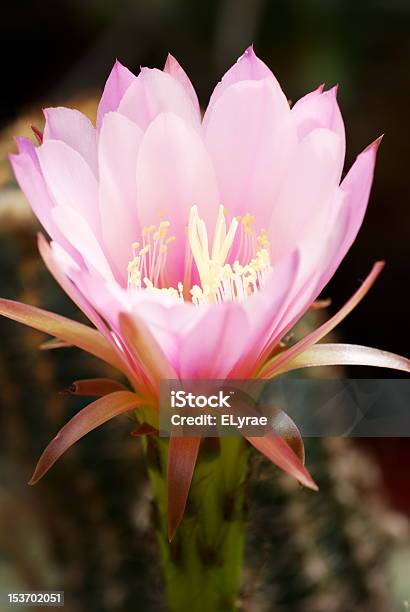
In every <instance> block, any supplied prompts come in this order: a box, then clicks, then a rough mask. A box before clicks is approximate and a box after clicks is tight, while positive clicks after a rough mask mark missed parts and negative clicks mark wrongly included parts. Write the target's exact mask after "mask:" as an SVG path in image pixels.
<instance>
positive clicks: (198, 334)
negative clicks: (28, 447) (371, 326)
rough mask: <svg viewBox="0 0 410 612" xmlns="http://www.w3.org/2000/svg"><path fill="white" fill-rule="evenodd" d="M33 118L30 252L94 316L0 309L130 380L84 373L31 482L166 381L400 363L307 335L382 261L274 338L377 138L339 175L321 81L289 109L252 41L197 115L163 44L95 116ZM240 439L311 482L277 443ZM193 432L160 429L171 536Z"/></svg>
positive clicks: (405, 366) (329, 100) (340, 226)
mask: <svg viewBox="0 0 410 612" xmlns="http://www.w3.org/2000/svg"><path fill="white" fill-rule="evenodd" d="M44 114H45V127H44V132H43V133H41V132H39V131H37V136H38V140H39V141H40V142H39V144H38V146H35V145H34V144H33V142H32V141H31V140H28V139H25V138H18V139H17V145H18V149H19V152H18V154H15V155H11V156H10V161H11V164H12V166H13V169H14V173H15V176H16V179H17V181H18V183H19V185H20V187H21V189H22V190H23V192H24V194H25V196H26V198H27V200H28V201H29V203H30V205H31V207H32V209H33V211H34V213H35V214H36V216H37V217H38V219H39V221H40V223H41V224H42V225H43V227H44V229H45V231H46V232H47V234H48V235H49V237H50V239H51V240H50V242H48V241H47V240H46V239H45V238H44V237H43V236H40V237H39V249H40V253H41V256H42V257H43V259H44V262H45V264H46V266H47V267H48V269H49V270H50V272H51V273H52V274H53V276H54V277H55V279H56V280H57V282H58V283H59V284H60V285H61V286H62V288H63V289H64V290H65V291H66V293H67V294H68V295H69V296H70V298H71V299H72V300H73V301H74V302H75V303H76V304H77V305H78V306H79V308H80V309H81V310H82V311H83V312H84V313H85V315H86V316H87V317H88V318H89V320H90V322H91V324H92V327H91V326H89V327H88V326H85V325H82V324H80V323H76V322H73V321H69V320H67V319H65V318H64V317H61V316H59V315H57V314H53V313H49V312H45V311H42V310H39V309H36V308H33V307H31V306H28V305H23V304H17V303H14V302H10V301H8V300H2V301H1V304H0V312H1V313H2V314H3V315H5V316H8V317H10V318H11V319H14V320H17V321H20V322H22V323H25V324H27V325H31V326H32V327H35V328H36V329H39V330H42V331H44V332H46V333H48V334H50V335H51V336H53V338H54V339H55V340H53V346H61V345H66V344H70V345H75V346H77V347H79V348H81V349H83V350H85V351H88V352H89V353H91V354H93V355H95V356H97V357H99V358H101V359H102V360H104V361H106V362H107V363H109V364H111V365H112V366H114V367H115V368H117V369H118V370H120V371H121V372H123V373H124V374H125V375H126V377H127V378H128V380H129V382H130V387H131V388H132V391H131V390H127V389H125V388H124V387H122V386H121V385H119V384H117V383H114V382H109V381H100V382H98V381H89V383H88V384H87V382H86V381H83V382H82V383H78V387H75V389H76V391H77V392H83V394H84V395H93V394H95V395H100V396H101V397H100V398H99V399H97V400H96V401H95V402H93V403H92V404H90V405H89V406H88V407H86V408H85V409H84V410H82V411H81V412H80V413H78V414H77V415H76V416H75V417H74V418H73V419H72V420H71V421H70V422H69V423H68V424H67V425H66V426H65V427H64V428H63V429H62V430H61V432H60V433H59V434H58V436H57V437H56V438H55V439H54V440H53V441H52V442H51V443H50V445H49V446H48V447H47V449H46V450H45V452H44V453H43V455H42V457H41V458H40V461H39V463H38V466H37V468H36V471H35V473H34V476H33V479H32V482H35V481H37V480H38V479H39V478H40V477H41V476H43V475H44V473H45V472H46V471H47V470H48V469H49V468H50V467H51V465H52V464H53V463H54V462H55V461H56V459H57V458H58V457H59V456H60V455H61V454H62V453H63V452H64V451H65V450H66V449H67V448H68V447H69V446H71V444H73V443H74V442H75V441H77V440H78V439H79V438H80V437H81V436H83V435H84V434H86V433H87V432H89V431H90V430H92V429H93V428H95V427H97V426H98V425H100V424H102V423H104V422H106V421H107V420H108V419H111V418H112V417H114V416H116V415H118V414H120V413H123V412H125V411H129V410H133V409H136V410H137V412H138V407H139V406H149V407H151V408H152V409H153V410H155V409H156V407H157V404H158V383H159V381H160V380H161V379H178V378H180V379H198V378H203V379H229V378H258V377H260V378H266V379H268V378H270V377H272V376H275V375H277V374H278V373H282V372H285V371H288V370H291V369H296V368H303V367H311V366H316V365H325V364H359V365H360V364H371V365H374V366H382V367H390V368H396V369H399V370H405V371H409V370H410V366H409V361H408V360H407V359H405V358H403V357H400V356H397V355H393V354H391V353H387V352H385V351H380V350H376V349H370V348H367V347H362V346H355V345H346V344H343V345H335V344H324V343H320V344H317V343H318V341H319V340H321V339H322V338H323V337H324V336H325V335H326V334H327V333H328V332H329V331H331V330H332V329H333V328H334V327H335V325H336V324H338V323H339V322H340V321H341V320H342V319H343V318H344V317H345V316H346V315H347V314H348V313H349V312H350V311H351V310H352V309H353V308H354V307H355V306H356V304H357V303H358V302H359V301H360V300H361V299H362V298H363V296H364V295H365V294H366V293H367V291H368V289H369V288H370V286H371V285H372V283H373V282H374V280H375V278H376V277H377V275H378V274H379V272H380V270H381V268H382V266H383V264H382V263H381V262H379V263H376V264H375V266H374V268H373V269H372V271H371V272H370V274H369V276H368V277H367V279H366V280H365V281H364V283H363V284H362V285H361V286H360V287H359V289H358V290H357V291H356V293H355V294H354V296H353V297H352V298H351V299H350V300H349V301H348V302H347V303H346V305H345V306H344V307H343V308H342V309H341V310H340V311H339V312H338V313H337V314H336V315H334V316H333V317H332V318H330V319H329V320H328V321H327V322H325V323H324V324H323V325H322V326H321V327H319V328H318V329H316V330H315V331H313V332H312V333H310V335H308V336H307V337H305V338H302V339H301V340H299V341H298V342H297V343H295V344H293V345H292V346H289V347H287V348H286V350H284V348H283V345H282V344H280V343H281V340H282V339H283V338H284V337H285V336H286V335H287V333H288V331H289V330H290V329H291V328H292V326H293V325H294V324H295V323H296V322H297V321H298V320H299V319H300V318H301V317H302V315H303V314H304V313H305V312H306V311H307V310H308V309H309V308H310V307H311V306H312V305H313V304H314V302H315V300H316V299H317V297H318V296H319V294H320V293H321V291H322V290H323V288H324V287H325V286H326V284H327V283H328V281H329V280H330V278H331V277H332V276H333V274H334V272H335V271H336V269H337V268H338V266H339V264H340V262H341V261H342V259H343V258H344V256H345V255H346V253H347V251H348V249H349V248H350V247H351V245H352V243H353V241H354V240H355V237H356V235H357V233H358V231H359V228H360V226H361V223H362V220H363V216H364V214H365V210H366V206H367V203H368V199H369V194H370V189H371V185H372V180H373V172H374V166H375V161H376V153H377V149H378V146H379V142H380V140H379V139H378V140H376V141H375V142H373V143H372V144H370V145H369V146H368V147H367V148H365V149H364V151H363V152H362V153H360V154H359V155H358V157H357V159H356V161H355V162H354V164H353V165H352V167H351V168H350V170H349V171H348V172H347V174H346V175H345V176H344V178H342V173H343V167H344V158H345V131H344V124H343V120H342V117H341V113H340V110H339V106H338V103H337V100H336V89H335V88H333V89H330V90H327V91H325V90H324V88H323V87H319V88H318V89H316V90H315V91H313V92H311V93H308V94H307V95H306V96H304V97H303V98H301V99H300V100H299V101H298V102H296V104H294V106H293V107H292V108H290V106H289V103H288V99H287V97H286V95H285V94H284V93H283V91H282V89H281V87H280V85H279V83H278V81H277V80H276V78H275V77H274V75H273V74H272V72H271V71H270V69H269V68H268V67H267V66H266V65H265V64H264V63H263V62H262V61H261V60H260V59H258V57H257V56H256V55H255V53H254V51H253V50H252V48H250V49H248V50H247V51H246V52H245V53H244V54H243V55H242V57H240V58H239V60H238V61H237V63H236V64H234V65H233V66H232V68H230V69H229V70H228V72H227V73H226V74H225V75H224V77H223V78H222V80H221V81H220V82H219V83H218V85H217V86H216V88H215V90H214V92H213V94H212V96H211V99H210V101H209V104H208V107H207V109H206V111H205V113H204V115H203V116H201V112H200V107H199V103H198V99H197V96H196V93H195V90H194V88H193V86H192V84H191V82H190V80H189V79H188V77H187V75H186V73H185V72H184V70H183V69H182V68H181V66H180V65H179V64H178V63H177V61H176V60H175V59H174V58H173V57H172V56H169V57H168V59H167V62H166V64H165V67H164V69H163V70H158V69H149V68H142V70H141V72H140V73H139V75H138V76H134V75H133V74H132V73H131V72H130V71H129V70H127V68H125V67H124V66H122V65H121V64H120V63H119V62H116V64H115V65H114V67H113V69H112V72H111V74H110V76H109V78H108V80H107V83H106V85H105V89H104V92H103V94H102V97H101V100H100V103H99V107H98V113H97V121H96V127H94V126H93V124H92V123H91V122H90V121H89V120H88V119H87V118H86V117H85V116H84V115H82V114H81V113H80V112H78V111H76V110H72V109H69V108H48V109H46V110H45V111H44ZM145 427H146V425H145ZM148 430H149V427H148V429H144V430H142V431H141V433H151V434H152V433H153V431H154V430H152V428H151V430H150V431H149V432H148ZM249 441H250V442H251V444H253V445H254V446H255V447H256V448H258V449H259V450H260V451H261V452H262V453H264V454H265V455H266V456H267V457H268V458H270V459H271V460H272V461H273V462H275V463H276V464H277V465H278V466H279V467H281V468H282V469H284V470H285V471H287V472H288V473H289V474H291V475H292V476H293V477H295V478H296V479H297V480H299V481H300V482H301V483H302V484H304V485H306V486H308V487H311V488H315V484H314V482H313V480H312V478H311V477H310V475H309V473H308V472H307V470H306V468H305V467H304V465H303V461H302V459H301V457H299V456H298V455H297V453H295V452H293V450H292V449H291V448H290V446H289V445H288V444H287V442H286V440H285V439H284V438H283V437H281V436H277V435H274V433H272V435H267V436H265V437H263V438H251V439H249ZM199 443H200V441H199V439H196V438H195V439H183V438H171V442H170V447H169V456H168V481H169V485H168V511H169V516H170V519H169V520H170V534H171V535H172V534H173V533H174V531H175V529H176V527H177V525H178V523H179V521H180V520H181V517H182V515H183V511H184V507H185V504H186V500H187V495H188V491H189V487H190V483H191V479H192V474H193V471H194V466H195V462H196V459H197V454H198V448H199Z"/></svg>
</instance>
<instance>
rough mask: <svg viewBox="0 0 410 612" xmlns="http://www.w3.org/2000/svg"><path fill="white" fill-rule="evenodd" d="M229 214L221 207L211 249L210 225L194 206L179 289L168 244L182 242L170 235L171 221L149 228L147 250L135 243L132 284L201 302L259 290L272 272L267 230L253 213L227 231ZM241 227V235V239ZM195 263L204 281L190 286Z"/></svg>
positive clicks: (145, 241) (145, 239) (236, 219)
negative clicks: (171, 283)
mask: <svg viewBox="0 0 410 612" xmlns="http://www.w3.org/2000/svg"><path fill="white" fill-rule="evenodd" d="M227 216H228V215H227V211H226V209H224V207H223V206H220V207H219V211H218V215H217V219H216V224H215V230H214V234H213V240H212V246H211V249H210V248H209V240H208V231H207V227H206V224H205V222H204V220H203V219H201V218H200V216H199V213H198V209H197V207H196V206H192V208H191V210H190V213H189V219H188V227H187V245H186V249H185V272H184V282H183V283H182V282H179V283H178V286H177V288H175V287H167V286H166V282H165V281H166V262H167V254H168V246H169V245H170V244H172V243H173V242H174V241H175V240H176V238H175V236H168V235H167V234H168V230H169V227H170V223H169V221H161V223H160V224H159V225H158V226H155V225H150V226H148V227H144V228H143V230H142V238H143V241H142V248H140V243H139V242H134V243H133V244H132V255H133V258H132V260H131V261H130V262H129V264H128V288H129V289H130V290H135V289H144V290H145V291H150V292H153V293H158V292H162V293H164V294H167V295H169V296H170V297H172V298H174V299H176V300H178V301H184V299H187V300H189V299H190V300H192V302H193V303H194V304H196V305H200V304H207V303H219V302H225V301H233V302H238V301H242V300H244V299H246V297H248V296H249V295H250V294H252V293H255V292H256V291H258V290H259V289H260V288H261V286H262V285H263V283H264V282H265V280H266V277H267V275H268V273H269V271H270V270H271V266H270V257H269V249H270V244H269V240H268V235H267V232H266V230H261V232H260V233H259V235H258V236H255V232H254V230H253V227H252V226H254V225H255V218H254V217H253V216H252V215H250V214H246V215H244V216H243V217H234V218H233V219H232V220H231V221H230V223H229V227H228V229H227V222H226V221H227ZM238 229H239V239H238V242H237V243H236V242H235V238H236V235H237V232H238ZM234 243H235V244H236V246H235V253H236V259H235V261H233V263H232V264H231V263H228V262H227V259H228V257H229V256H230V254H231V253H232V251H233V247H234ZM193 263H195V266H196V269H197V271H198V275H199V280H200V285H193V286H192V288H191V289H190V288H189V286H190V284H191V283H190V279H191V275H192V264H193Z"/></svg>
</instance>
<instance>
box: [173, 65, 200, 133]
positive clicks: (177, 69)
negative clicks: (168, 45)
mask: <svg viewBox="0 0 410 612" xmlns="http://www.w3.org/2000/svg"><path fill="white" fill-rule="evenodd" d="M164 72H166V73H167V74H170V75H171V76H172V77H174V79H176V80H177V81H179V83H181V85H182V86H183V88H184V89H185V91H186V93H187V94H188V96H189V98H190V100H191V102H192V105H193V107H194V108H195V111H196V114H197V116H198V121H200V120H201V110H200V108H199V102H198V96H197V95H196V91H195V89H194V87H193V85H192V83H191V81H190V79H189V77H188V75H187V73H186V72H185V70H184V69H183V68H182V66H181V65H180V64H179V63H178V62H177V60H176V59H175V57H173V56H172V55H171V54H170V53H168V57H167V61H166V62H165V66H164Z"/></svg>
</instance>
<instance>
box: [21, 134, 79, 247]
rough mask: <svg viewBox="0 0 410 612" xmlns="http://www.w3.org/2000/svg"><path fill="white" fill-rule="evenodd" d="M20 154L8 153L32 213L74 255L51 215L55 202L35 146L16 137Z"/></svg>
mask: <svg viewBox="0 0 410 612" xmlns="http://www.w3.org/2000/svg"><path fill="white" fill-rule="evenodd" d="M18 145H19V148H20V151H21V153H20V155H10V156H9V159H10V163H11V166H12V168H13V172H14V175H15V177H16V180H17V182H18V184H19V185H20V188H21V190H22V191H23V193H24V195H25V196H26V198H27V200H28V202H29V204H30V206H31V208H32V209H33V212H34V214H35V215H36V217H37V218H38V220H39V221H40V223H41V224H42V226H43V227H44V229H45V230H46V232H47V233H48V234H49V236H51V237H52V238H53V239H54V240H57V241H58V242H60V244H62V245H64V247H65V248H66V250H67V251H68V252H69V253H70V254H71V255H74V249H73V248H72V246H71V245H70V244H69V242H68V241H67V240H66V239H65V238H64V236H63V234H62V233H61V232H60V230H59V229H58V227H57V226H56V224H55V222H54V219H53V218H52V216H51V210H52V208H53V206H55V203H54V201H53V199H52V197H51V195H50V193H49V191H48V189H47V186H46V183H45V181H44V177H43V175H42V172H41V169H40V164H39V162H38V159H37V154H36V148H35V147H34V145H33V143H32V142H31V140H28V139H26V138H25V139H22V138H20V139H18Z"/></svg>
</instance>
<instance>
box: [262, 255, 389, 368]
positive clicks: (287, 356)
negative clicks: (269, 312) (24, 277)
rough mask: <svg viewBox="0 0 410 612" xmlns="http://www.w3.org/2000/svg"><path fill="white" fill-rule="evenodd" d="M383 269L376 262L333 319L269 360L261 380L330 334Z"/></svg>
mask: <svg viewBox="0 0 410 612" xmlns="http://www.w3.org/2000/svg"><path fill="white" fill-rule="evenodd" d="M383 267H384V263H383V262H377V263H376V264H375V265H374V266H373V268H372V270H371V272H370V274H369V275H368V276H367V278H366V280H365V281H364V282H363V283H362V285H361V286H360V287H359V289H358V290H357V291H356V292H355V293H354V294H353V296H352V297H351V298H350V300H348V301H347V302H346V304H345V305H344V306H343V307H342V308H341V309H340V310H339V311H338V312H337V313H336V314H335V315H334V316H333V317H331V318H330V319H329V320H328V321H326V322H325V323H323V324H322V325H321V326H320V327H318V328H317V329H315V330H314V331H313V332H311V333H310V334H308V335H307V336H305V337H304V338H303V339H302V340H299V342H297V343H296V344H294V345H293V346H292V347H291V348H290V349H288V350H287V351H285V352H284V353H282V354H281V355H279V356H278V357H276V358H274V359H273V360H271V361H270V362H269V364H268V365H267V366H266V367H265V368H263V369H262V372H261V374H260V375H261V376H262V377H263V378H268V377H270V376H273V375H275V374H276V373H277V372H278V371H279V370H282V368H283V367H284V366H285V365H286V364H287V363H288V362H289V361H292V360H293V359H294V358H295V357H296V356H297V355H299V354H300V353H302V352H303V351H305V350H306V349H308V348H309V347H310V346H312V345H313V344H315V343H316V342H319V341H320V340H321V339H322V338H324V337H325V336H326V335H327V334H328V333H330V332H331V331H332V330H333V329H334V328H335V327H336V326H337V325H339V323H340V322H341V321H343V319H345V318H346V317H347V316H348V315H349V314H350V313H351V312H352V310H353V309H354V308H356V306H357V305H358V304H359V303H360V302H361V300H362V299H363V298H364V297H365V295H366V294H367V292H368V291H369V289H370V288H371V287H372V285H373V283H374V282H375V281H376V279H377V277H378V276H379V274H380V272H381V271H382V269H383Z"/></svg>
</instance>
